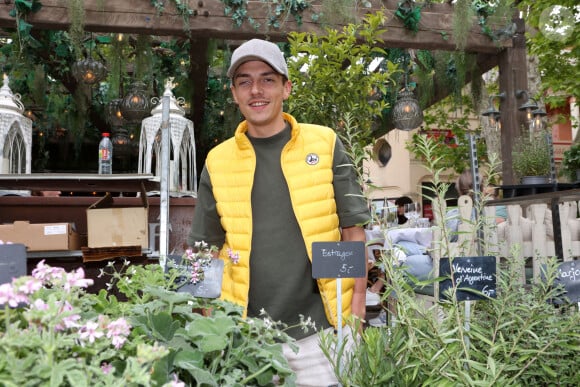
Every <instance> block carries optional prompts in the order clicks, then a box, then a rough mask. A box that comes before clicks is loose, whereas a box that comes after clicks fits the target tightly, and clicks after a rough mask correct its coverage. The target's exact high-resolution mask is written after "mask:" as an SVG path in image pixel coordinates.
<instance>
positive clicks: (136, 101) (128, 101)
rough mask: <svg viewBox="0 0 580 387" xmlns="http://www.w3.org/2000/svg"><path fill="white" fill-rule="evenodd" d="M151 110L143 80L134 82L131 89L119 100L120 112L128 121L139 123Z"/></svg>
mask: <svg viewBox="0 0 580 387" xmlns="http://www.w3.org/2000/svg"><path fill="white" fill-rule="evenodd" d="M150 111H151V104H150V102H149V98H148V97H147V94H146V93H145V84H144V83H143V82H134V83H133V84H132V85H131V90H129V93H128V94H127V95H126V96H125V97H124V98H123V100H122V101H121V114H122V115H123V118H125V120H127V121H128V122H130V123H139V122H141V121H142V120H143V118H145V117H147V116H148V115H149V113H150Z"/></svg>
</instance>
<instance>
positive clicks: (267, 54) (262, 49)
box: [227, 39, 289, 78]
mask: <svg viewBox="0 0 580 387" xmlns="http://www.w3.org/2000/svg"><path fill="white" fill-rule="evenodd" d="M251 60H260V61H262V62H266V63H268V64H269V65H270V66H271V67H272V68H273V69H274V70H276V71H277V72H278V73H280V74H282V75H284V76H286V78H289V77H288V65H287V64H286V59H284V54H283V53H282V51H280V49H279V48H278V46H277V45H276V44H275V43H272V42H268V41H266V40H261V39H252V40H248V41H247V42H245V43H244V44H242V45H241V46H240V47H238V48H236V49H235V50H234V53H233V54H232V63H231V64H230V68H229V69H228V74H227V75H228V77H229V78H233V76H234V73H235V72H236V70H237V69H238V67H240V65H241V64H242V63H244V62H248V61H251Z"/></svg>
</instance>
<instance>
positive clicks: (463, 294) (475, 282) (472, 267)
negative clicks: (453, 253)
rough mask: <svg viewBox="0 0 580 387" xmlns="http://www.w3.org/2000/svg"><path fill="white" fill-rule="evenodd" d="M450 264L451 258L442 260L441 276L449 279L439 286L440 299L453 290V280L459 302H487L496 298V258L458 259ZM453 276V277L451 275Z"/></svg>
mask: <svg viewBox="0 0 580 387" xmlns="http://www.w3.org/2000/svg"><path fill="white" fill-rule="evenodd" d="M451 262H452V264H451V263H450V260H449V258H441V260H440V266H439V275H440V276H441V277H448V279H445V280H443V281H441V283H440V284H439V298H440V299H443V298H445V297H446V295H445V294H446V290H447V289H449V288H451V287H452V286H453V285H452V282H451V278H453V280H454V281H455V284H456V286H457V292H456V297H457V301H474V300H485V299H487V298H495V297H496V295H497V294H496V270H497V268H496V258H495V257H491V256H483V257H456V258H454V259H453V260H452V261H451ZM452 272H453V276H452V277H451V273H452Z"/></svg>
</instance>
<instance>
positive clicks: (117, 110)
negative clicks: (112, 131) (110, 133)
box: [105, 98, 125, 127]
mask: <svg viewBox="0 0 580 387" xmlns="http://www.w3.org/2000/svg"><path fill="white" fill-rule="evenodd" d="M121 101H122V99H121V98H116V99H113V100H111V102H109V103H108V104H107V108H106V114H107V115H106V117H105V119H106V120H107V123H108V124H109V125H111V126H113V127H117V126H123V124H124V123H125V119H124V118H123V113H122V112H121Z"/></svg>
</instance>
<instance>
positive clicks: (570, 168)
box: [560, 142, 580, 182]
mask: <svg viewBox="0 0 580 387" xmlns="http://www.w3.org/2000/svg"><path fill="white" fill-rule="evenodd" d="M560 173H561V174H562V175H563V176H566V177H567V178H568V179H569V180H570V181H571V182H574V181H580V142H575V143H573V144H572V145H571V146H570V148H569V149H567V150H566V151H564V157H563V158H562V168H561V169H560Z"/></svg>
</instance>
